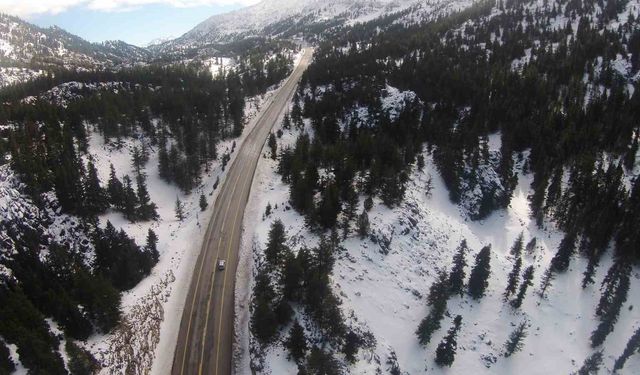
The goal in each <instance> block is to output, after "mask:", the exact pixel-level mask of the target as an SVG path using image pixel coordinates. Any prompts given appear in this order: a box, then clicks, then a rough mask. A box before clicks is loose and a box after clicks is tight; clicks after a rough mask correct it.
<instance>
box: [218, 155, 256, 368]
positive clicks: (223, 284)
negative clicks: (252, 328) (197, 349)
mask: <svg viewBox="0 0 640 375" xmlns="http://www.w3.org/2000/svg"><path fill="white" fill-rule="evenodd" d="M252 164H253V163H251V165H252ZM247 176H249V175H247ZM244 181H245V183H244V184H243V185H242V190H241V191H242V192H244V190H245V188H246V187H247V178H245V180H244ZM240 211H243V210H237V211H236V217H235V218H234V219H233V228H232V229H231V237H230V238H229V246H227V259H229V256H230V255H231V245H232V244H233V237H234V235H235V231H236V224H237V222H238V215H239V214H240ZM226 287H227V274H226V273H225V275H224V281H223V282H222V293H221V295H222V299H221V301H220V317H219V319H218V342H217V343H216V372H215V373H216V374H217V373H218V366H219V364H220V362H219V360H218V359H219V357H220V337H221V336H222V312H223V311H224V299H225V298H224V292H225V289H226Z"/></svg>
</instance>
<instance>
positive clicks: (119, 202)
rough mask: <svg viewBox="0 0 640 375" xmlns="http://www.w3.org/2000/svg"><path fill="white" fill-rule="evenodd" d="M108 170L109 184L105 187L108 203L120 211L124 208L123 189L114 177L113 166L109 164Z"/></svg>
mask: <svg viewBox="0 0 640 375" xmlns="http://www.w3.org/2000/svg"><path fill="white" fill-rule="evenodd" d="M109 168H110V172H109V183H108V185H107V192H108V193H109V201H110V202H111V204H112V205H113V206H114V207H115V208H117V209H119V210H122V209H123V208H124V187H123V186H122V182H121V181H120V180H119V179H118V177H117V176H116V170H115V168H114V167H113V164H111V165H110V167H109Z"/></svg>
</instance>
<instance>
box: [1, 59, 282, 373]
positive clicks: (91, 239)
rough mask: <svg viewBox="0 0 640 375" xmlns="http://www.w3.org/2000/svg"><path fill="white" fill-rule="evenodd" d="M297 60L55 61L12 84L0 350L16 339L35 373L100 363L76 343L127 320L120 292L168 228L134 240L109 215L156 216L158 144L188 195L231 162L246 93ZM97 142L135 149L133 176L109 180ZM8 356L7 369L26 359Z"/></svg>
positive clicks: (4, 126)
mask: <svg viewBox="0 0 640 375" xmlns="http://www.w3.org/2000/svg"><path fill="white" fill-rule="evenodd" d="M251 51H253V52H251ZM292 67H293V61H292V51H284V50H272V49H268V48H265V49H262V50H260V49H258V48H256V49H249V50H247V51H246V55H245V58H243V59H241V60H240V61H239V62H238V64H237V65H236V67H235V69H233V68H229V69H227V70H225V71H224V72H221V73H220V74H218V75H217V76H216V77H213V76H212V75H211V73H210V72H209V71H207V70H204V69H202V67H201V66H199V65H197V64H191V65H186V64H175V65H165V66H161V65H149V66H146V67H140V68H127V69H120V70H113V71H112V70H96V71H93V70H91V71H75V70H63V69H58V70H55V72H53V73H48V74H45V75H43V76H42V77H40V78H36V79H33V80H31V81H29V82H26V83H22V84H15V85H10V86H7V87H5V88H4V89H2V90H1V91H0V98H1V99H0V102H2V105H1V106H0V124H1V125H0V155H1V162H0V164H2V165H0V201H1V202H2V205H1V207H0V212H1V213H2V215H1V219H0V250H1V251H0V322H1V323H0V337H1V339H0V349H1V350H0V354H2V355H3V356H4V353H5V351H6V346H7V345H9V346H13V347H14V350H15V351H16V352H17V355H18V356H19V358H20V366H24V368H26V369H28V371H29V373H33V374H66V373H69V372H70V373H73V374H88V373H94V372H95V371H96V369H98V368H99V367H100V366H99V364H98V362H97V361H96V359H94V358H93V357H92V355H91V354H89V352H88V351H87V350H85V349H84V347H85V346H84V345H77V344H76V343H79V342H85V341H86V340H87V339H88V338H90V337H91V336H94V335H96V334H106V333H109V332H112V331H113V330H114V328H116V327H117V326H118V324H119V323H120V321H121V318H122V315H123V313H124V312H123V311H122V310H121V308H120V306H121V292H123V291H127V290H130V289H132V288H134V287H135V286H136V285H137V284H138V283H139V282H140V281H141V280H142V279H144V278H145V277H147V276H148V275H150V273H151V271H152V269H153V267H154V265H155V264H156V263H157V262H158V261H159V257H160V253H159V251H158V247H157V243H158V238H159V237H161V236H162V235H163V234H160V235H159V234H157V233H155V232H154V231H153V230H152V229H149V231H148V232H145V233H144V234H145V237H146V241H145V242H144V243H140V241H139V240H138V243H137V242H136V240H134V238H133V237H132V235H131V234H129V233H127V232H125V231H124V230H122V229H119V228H120V226H121V225H118V224H116V226H114V225H112V223H111V222H109V220H105V219H104V217H105V215H110V216H109V217H113V215H112V214H113V213H115V212H118V213H120V214H121V215H122V216H123V217H124V218H125V219H126V221H128V222H131V223H147V222H153V221H158V220H160V219H161V217H160V215H159V211H158V206H157V205H156V203H155V202H153V201H152V200H151V197H150V194H149V191H150V187H149V186H148V183H147V179H148V178H149V177H152V178H153V180H154V181H155V180H157V179H156V176H155V175H152V176H150V175H149V173H150V172H149V171H148V170H147V169H145V166H146V165H147V164H148V163H149V158H150V155H153V156H154V158H155V159H154V160H157V170H158V171H159V177H160V178H161V179H163V180H164V181H165V183H166V184H173V185H176V186H177V187H179V188H180V190H182V191H183V192H184V193H185V194H188V193H191V192H192V191H193V190H194V188H196V187H198V186H200V185H201V179H202V177H203V175H205V173H206V172H207V171H208V169H209V168H211V166H212V165H213V164H217V163H219V164H222V165H223V167H222V168H223V169H224V165H226V163H227V162H228V161H229V158H230V155H229V152H230V151H229V150H227V149H221V150H220V151H219V148H220V147H219V146H218V145H219V144H220V143H221V142H226V141H227V140H229V139H235V138H237V137H238V136H239V135H240V134H241V133H242V130H243V127H244V125H245V123H246V119H245V116H246V113H245V110H246V109H247V108H248V107H247V105H246V101H247V99H249V98H250V97H253V96H256V95H259V94H263V93H265V91H266V90H267V89H268V88H269V87H271V86H273V85H275V84H278V83H279V82H280V81H281V80H283V79H284V78H286V77H287V76H288V75H289V73H290V72H291V69H292ZM96 138H101V141H100V142H97V141H96ZM91 142H93V144H94V145H95V144H96V143H103V144H104V145H105V147H109V148H110V149H112V150H114V153H117V152H120V151H119V150H121V151H123V152H124V153H125V155H126V154H127V153H128V152H129V151H128V150H130V155H127V156H128V157H129V158H130V160H131V164H132V166H133V168H132V170H133V173H131V174H123V173H124V172H123V171H121V170H119V169H117V168H116V167H114V165H113V164H112V165H111V170H110V173H108V175H109V179H108V180H107V179H104V177H103V178H102V179H101V178H100V176H105V172H109V171H108V170H106V171H105V170H99V168H98V167H97V165H98V164H99V163H104V161H103V160H102V159H103V158H104V156H105V155H98V154H96V153H95V152H96V151H98V150H96V148H95V146H94V147H93V148H92V146H91V144H90V143H91ZM131 144H133V145H134V146H132V147H131V148H129V147H130V145H131ZM214 162H215V163H214ZM107 165H108V164H107ZM117 165H118V164H117ZM154 167H155V166H154ZM128 169H129V168H127V170H128ZM153 170H154V171H155V170H156V169H155V168H154V169H153ZM151 173H153V172H151ZM154 188H155V189H156V190H157V189H158V187H157V186H156V187H154ZM213 188H214V189H215V186H214V187H213ZM201 200H204V204H205V206H204V207H203V208H202V210H204V209H205V208H206V200H205V197H204V195H202V196H201ZM163 203H164V202H163ZM170 204H173V201H171V202H170ZM180 204H181V203H180ZM201 204H202V203H201ZM182 215H183V216H185V217H186V216H187V214H184V213H183V214H182ZM189 216H190V214H189ZM164 220H167V218H166V217H165V218H164ZM180 220H182V218H181V219H180ZM138 237H139V236H138ZM63 344H64V345H63ZM130 344H131V343H130ZM131 345H132V344H131ZM15 355H16V354H14V355H13V358H16V357H15ZM151 355H153V353H151ZM0 359H2V363H1V365H2V366H3V367H2V368H1V369H0V372H2V373H5V369H6V368H8V369H10V368H13V367H15V366H16V364H15V363H13V364H12V361H11V359H10V358H4V357H2V358H0ZM63 359H64V360H63ZM5 365H6V366H7V367H6V368H5ZM109 371H115V368H114V369H110V370H109Z"/></svg>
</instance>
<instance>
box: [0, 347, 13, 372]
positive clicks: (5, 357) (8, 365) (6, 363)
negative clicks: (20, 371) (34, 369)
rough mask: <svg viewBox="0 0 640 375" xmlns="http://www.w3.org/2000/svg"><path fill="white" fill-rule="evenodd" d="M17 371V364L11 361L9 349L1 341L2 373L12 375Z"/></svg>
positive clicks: (0, 360) (0, 367) (0, 370)
mask: <svg viewBox="0 0 640 375" xmlns="http://www.w3.org/2000/svg"><path fill="white" fill-rule="evenodd" d="M15 369H16V364H15V363H13V361H12V360H11V353H10V352H9V348H8V347H7V345H6V344H5V343H4V341H2V340H0V373H2V374H12V373H13V372H14V371H15Z"/></svg>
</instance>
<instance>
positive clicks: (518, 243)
mask: <svg viewBox="0 0 640 375" xmlns="http://www.w3.org/2000/svg"><path fill="white" fill-rule="evenodd" d="M523 246H524V233H522V232H520V235H518V238H516V240H515V242H514V243H513V246H511V251H510V253H511V255H513V256H515V257H517V258H519V257H520V255H521V254H522V248H523Z"/></svg>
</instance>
